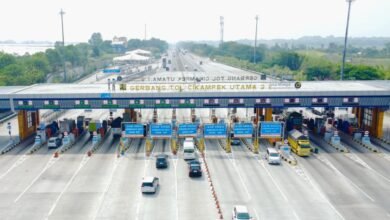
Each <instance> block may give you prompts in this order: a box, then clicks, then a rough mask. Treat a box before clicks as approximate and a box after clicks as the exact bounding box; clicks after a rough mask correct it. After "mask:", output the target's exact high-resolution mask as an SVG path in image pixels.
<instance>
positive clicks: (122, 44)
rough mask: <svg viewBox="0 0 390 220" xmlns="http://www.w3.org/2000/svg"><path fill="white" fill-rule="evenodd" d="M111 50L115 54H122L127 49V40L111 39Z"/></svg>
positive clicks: (123, 38) (121, 38) (124, 38)
mask: <svg viewBox="0 0 390 220" xmlns="http://www.w3.org/2000/svg"><path fill="white" fill-rule="evenodd" d="M111 45H112V49H113V50H114V52H116V53H124V52H125V51H126V48H127V38H126V37H116V36H115V37H114V38H113V39H112V43H111Z"/></svg>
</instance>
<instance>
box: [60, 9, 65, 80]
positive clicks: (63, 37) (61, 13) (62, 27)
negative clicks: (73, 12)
mask: <svg viewBox="0 0 390 220" xmlns="http://www.w3.org/2000/svg"><path fill="white" fill-rule="evenodd" d="M64 14H65V12H64V11H63V10H62V9H61V11H60V15H61V29H62V47H63V48H65V35H64V18H63V17H64ZM62 56H63V57H62V59H63V63H64V82H66V67H65V56H64V54H63V55H62Z"/></svg>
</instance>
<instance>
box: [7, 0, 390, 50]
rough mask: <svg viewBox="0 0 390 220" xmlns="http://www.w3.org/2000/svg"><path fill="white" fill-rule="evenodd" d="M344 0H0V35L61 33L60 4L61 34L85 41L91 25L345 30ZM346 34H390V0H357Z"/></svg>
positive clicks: (107, 32)
mask: <svg viewBox="0 0 390 220" xmlns="http://www.w3.org/2000/svg"><path fill="white" fill-rule="evenodd" d="M347 6H348V4H347V3H346V1H345V0H240V1H233V0H232V1H227V0H196V1H195V0H192V1H188V0H139V1H134V0H110V1H106V0H97V1H96V0H95V1H91V0H34V1H32V0H3V2H2V4H1V7H0V27H1V30H0V41H1V40H15V41H26V40H35V41H52V42H54V41H58V40H61V20H60V15H59V11H60V9H61V8H62V9H63V10H64V11H65V13H66V14H65V15H64V28H65V41H68V42H86V41H88V39H89V38H90V36H91V34H92V33H93V32H100V33H101V34H102V36H103V38H104V39H105V40H111V39H112V37H114V36H126V37H128V38H141V39H143V38H144V35H145V34H144V33H145V24H146V27H147V28H146V30H147V31H146V33H147V34H146V36H147V38H150V37H155V38H160V39H163V40H167V41H168V42H171V43H174V42H177V41H182V40H194V41H198V40H219V39H220V24H219V23H220V22H219V17H220V16H223V17H224V21H225V24H224V40H225V41H229V40H239V39H253V38H254V32H255V16H256V15H258V16H259V25H258V38H259V39H275V38H284V39H286V38H299V37H302V36H329V35H333V36H344V32H345V25H346V16H347V9H348V7H347ZM349 31H350V36H352V37H373V36H377V37H390V0H356V1H355V2H353V4H352V9H351V21H350V29H349Z"/></svg>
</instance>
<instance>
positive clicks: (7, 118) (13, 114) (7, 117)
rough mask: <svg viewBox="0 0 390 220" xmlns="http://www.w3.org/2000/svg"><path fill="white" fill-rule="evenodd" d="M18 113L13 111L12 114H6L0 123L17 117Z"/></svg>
mask: <svg viewBox="0 0 390 220" xmlns="http://www.w3.org/2000/svg"><path fill="white" fill-rule="evenodd" d="M17 115H18V114H16V112H12V113H11V114H9V115H7V116H5V117H4V118H2V119H0V124H2V123H4V122H5V121H8V120H9V119H11V118H14V117H16V116H17Z"/></svg>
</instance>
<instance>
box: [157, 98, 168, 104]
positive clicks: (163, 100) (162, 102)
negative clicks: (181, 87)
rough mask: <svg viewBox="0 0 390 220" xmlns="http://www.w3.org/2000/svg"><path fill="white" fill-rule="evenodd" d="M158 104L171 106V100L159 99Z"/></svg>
mask: <svg viewBox="0 0 390 220" xmlns="http://www.w3.org/2000/svg"><path fill="white" fill-rule="evenodd" d="M156 104H169V99H157V100H156Z"/></svg>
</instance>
